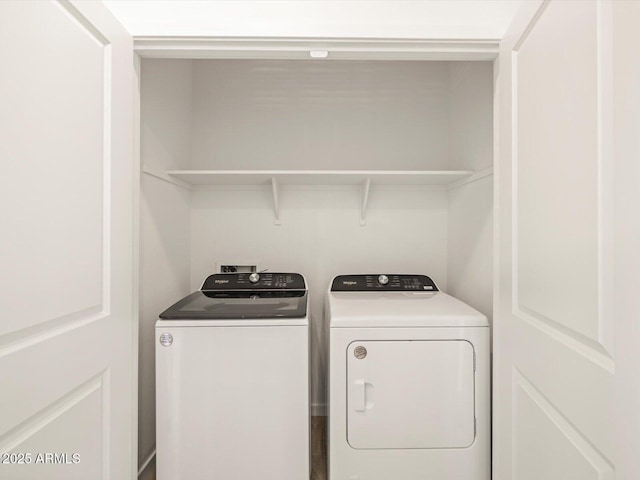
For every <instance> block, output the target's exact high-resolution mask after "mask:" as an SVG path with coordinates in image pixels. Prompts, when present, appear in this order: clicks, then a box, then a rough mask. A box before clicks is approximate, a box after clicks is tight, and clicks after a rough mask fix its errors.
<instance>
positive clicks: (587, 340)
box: [511, 0, 615, 373]
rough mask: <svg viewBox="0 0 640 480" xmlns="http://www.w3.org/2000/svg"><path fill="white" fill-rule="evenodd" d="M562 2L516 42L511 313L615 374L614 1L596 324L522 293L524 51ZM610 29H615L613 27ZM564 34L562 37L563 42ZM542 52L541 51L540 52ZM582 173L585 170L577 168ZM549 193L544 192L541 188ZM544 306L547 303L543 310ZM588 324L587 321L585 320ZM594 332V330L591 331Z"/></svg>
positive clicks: (601, 79)
mask: <svg viewBox="0 0 640 480" xmlns="http://www.w3.org/2000/svg"><path fill="white" fill-rule="evenodd" d="M555 3H558V4H560V5H562V3H561V2H551V1H550V0H546V1H544V2H542V3H541V4H540V6H539V8H538V10H537V12H536V13H535V15H533V17H532V19H531V21H530V22H529V24H528V25H527V27H526V28H525V29H524V31H523V34H522V35H521V36H520V37H519V38H518V39H517V41H516V42H515V47H514V48H513V50H512V52H511V62H512V63H511V75H512V88H513V96H512V133H513V139H514V140H515V141H513V142H512V152H511V155H512V159H513V163H512V166H513V169H512V194H513V209H512V212H511V215H512V225H511V237H512V264H511V270H512V272H511V281H512V309H511V313H512V314H513V315H514V316H516V317H518V318H520V319H521V320H523V321H525V322H527V323H529V324H530V325H532V326H534V327H536V328H538V329H539V330H541V331H543V332H545V333H546V334H547V335H549V336H551V337H552V338H554V339H555V340H556V341H559V342H562V343H564V344H566V345H567V346H568V347H569V348H571V349H573V350H575V351H577V352H579V353H580V354H582V355H583V356H585V358H588V359H589V360H590V361H593V362H595V363H597V364H598V365H600V366H601V367H602V368H604V369H606V370H607V371H609V372H611V373H613V372H614V371H615V364H614V361H613V327H612V324H611V322H610V321H607V319H609V320H610V319H611V318H612V316H611V315H612V311H613V293H612V292H613V272H612V262H611V259H612V256H613V239H612V234H611V232H612V228H611V225H612V223H613V222H612V215H611V213H610V212H612V210H611V206H612V198H613V188H612V175H611V172H610V170H611V167H610V164H611V161H610V160H611V158H612V144H611V138H612V135H611V131H612V117H613V115H612V108H611V100H612V87H611V85H612V81H611V78H610V77H611V56H612V50H611V45H612V36H611V32H610V27H608V25H610V17H611V6H610V4H608V2H598V4H597V8H596V10H595V12H596V18H595V19H594V20H595V22H596V23H597V49H596V51H595V52H594V55H595V56H596V65H597V83H596V89H597V107H596V110H595V119H594V120H595V122H596V123H597V127H596V131H597V155H596V165H595V169H596V171H597V173H596V175H595V182H596V183H597V185H596V188H597V192H598V195H597V197H598V198H597V203H596V205H597V219H596V221H597V223H596V224H594V237H597V238H596V239H595V241H596V247H595V252H594V253H595V255H594V259H593V260H594V265H593V266H594V270H595V276H596V278H595V279H594V280H593V285H592V287H593V288H592V289H593V290H594V296H596V297H597V302H594V306H593V307H594V308H593V316H594V320H595V323H596V325H594V326H593V327H591V328H589V329H588V330H583V331H580V330H577V329H576V328H574V327H572V326H571V325H570V324H565V322H564V321H563V318H561V317H556V318H554V317H550V316H549V315H547V314H545V313H544V312H543V311H541V310H539V309H538V308H537V307H536V305H532V304H529V305H527V304H525V301H524V300H523V299H522V298H521V292H520V280H521V276H522V275H523V273H522V269H521V266H520V260H521V257H520V254H521V251H520V241H519V227H520V226H519V220H520V218H519V215H520V213H519V205H518V202H519V197H520V188H519V187H520V185H519V180H520V177H519V170H520V167H521V165H520V162H519V159H520V156H519V153H520V152H519V151H518V139H519V138H520V137H519V134H520V132H519V130H518V118H519V113H520V111H519V102H518V95H519V89H520V84H519V82H518V76H519V55H520V54H521V52H522V51H523V48H525V47H526V41H527V40H528V39H529V38H530V36H531V34H532V32H533V31H534V30H535V28H536V26H538V24H539V23H540V21H541V19H543V17H544V14H545V12H547V10H548V8H549V5H551V4H555ZM608 29H609V30H608ZM562 41H563V39H561V38H558V39H557V42H562ZM536 53H537V52H536ZM575 174H576V175H579V174H580V172H575ZM562 180H563V184H564V185H566V188H571V178H565V179H562ZM541 194H542V195H544V192H541ZM538 283H540V282H538ZM542 310H544V308H543V309H542ZM583 323H584V322H583ZM587 332H588V333H587Z"/></svg>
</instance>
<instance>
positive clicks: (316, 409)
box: [311, 403, 327, 417]
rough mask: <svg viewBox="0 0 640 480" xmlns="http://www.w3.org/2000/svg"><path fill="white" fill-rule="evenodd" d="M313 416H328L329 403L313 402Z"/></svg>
mask: <svg viewBox="0 0 640 480" xmlns="http://www.w3.org/2000/svg"><path fill="white" fill-rule="evenodd" d="M311 416H312V417H326V416H327V404H326V403H312V404H311Z"/></svg>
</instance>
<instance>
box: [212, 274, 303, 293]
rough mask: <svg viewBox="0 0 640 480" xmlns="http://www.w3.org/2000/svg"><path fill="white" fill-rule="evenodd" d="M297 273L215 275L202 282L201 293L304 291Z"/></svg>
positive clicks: (301, 278)
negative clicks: (222, 291) (219, 291)
mask: <svg viewBox="0 0 640 480" xmlns="http://www.w3.org/2000/svg"><path fill="white" fill-rule="evenodd" d="M306 288H307V287H306V285H305V283H304V278H303V277H302V275H300V274H299V273H274V272H260V273H255V272H254V273H216V274H215V275H209V276H208V277H207V279H206V280H205V281H204V284H203V285H202V288H201V289H200V290H203V291H212V290H306Z"/></svg>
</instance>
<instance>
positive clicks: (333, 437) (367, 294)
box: [325, 274, 490, 480]
mask: <svg viewBox="0 0 640 480" xmlns="http://www.w3.org/2000/svg"><path fill="white" fill-rule="evenodd" d="M325 313H326V315H327V317H328V322H329V330H330V332H329V338H330V340H329V342H330V348H329V351H330V355H329V382H328V388H329V402H328V403H329V421H328V425H329V431H328V436H327V438H328V442H329V445H328V452H329V454H328V457H329V458H328V461H329V468H328V471H329V480H426V479H429V480H489V478H490V398H489V388H490V387H489V378H490V372H489V368H490V367H489V363H490V359H489V325H488V322H487V318H486V317H485V316H484V315H482V314H481V313H479V312H478V311H476V310H474V309H473V308H471V307H470V306H468V305H466V304H465V303H463V302H461V301H459V300H457V299H455V298H453V297H451V296H450V295H447V294H446V293H443V292H441V291H439V290H438V287H437V286H436V284H435V283H434V282H433V281H432V280H431V279H430V278H429V277H427V276H424V275H394V274H375V275H341V276H338V277H335V278H334V279H333V281H332V282H331V285H330V287H329V291H328V292H327V296H326V301H325Z"/></svg>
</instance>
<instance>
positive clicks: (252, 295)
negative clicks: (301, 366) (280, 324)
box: [160, 291, 307, 320]
mask: <svg viewBox="0 0 640 480" xmlns="http://www.w3.org/2000/svg"><path fill="white" fill-rule="evenodd" d="M306 314H307V292H306V291H289V292H283V291H244V292H203V291H199V292H194V293H192V294H191V295H189V296H187V297H185V298H183V299H182V300H180V301H179V302H177V303H176V304H174V305H172V306H171V307H169V308H168V309H167V310H165V311H164V312H162V313H161V314H160V318H161V319H163V320H232V319H273V318H302V317H304V316H305V315H306Z"/></svg>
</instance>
